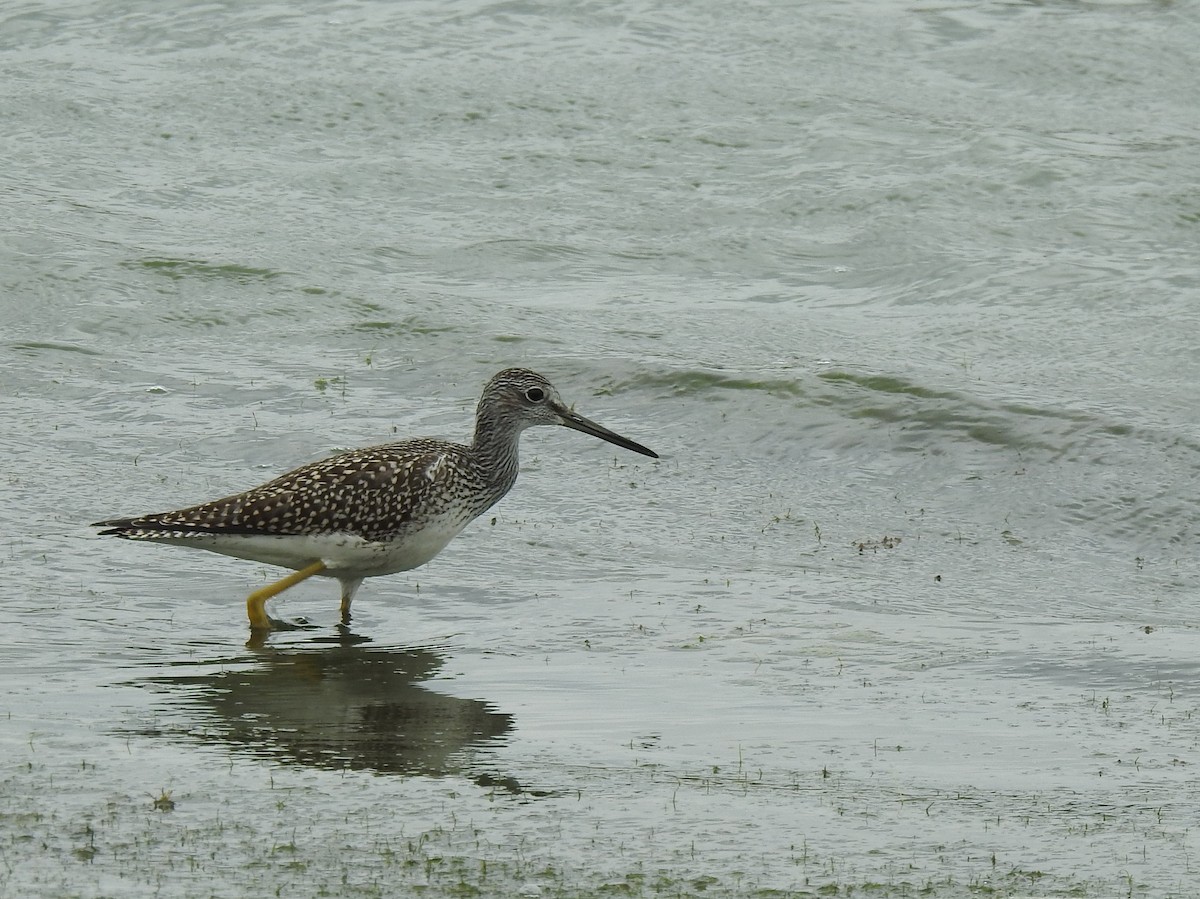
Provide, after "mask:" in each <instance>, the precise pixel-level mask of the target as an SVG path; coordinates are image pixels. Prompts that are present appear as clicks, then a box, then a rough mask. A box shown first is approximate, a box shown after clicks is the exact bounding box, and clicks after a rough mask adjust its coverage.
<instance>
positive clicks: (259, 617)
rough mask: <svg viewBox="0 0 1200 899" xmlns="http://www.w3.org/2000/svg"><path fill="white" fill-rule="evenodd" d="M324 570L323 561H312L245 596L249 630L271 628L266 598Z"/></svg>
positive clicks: (266, 629)
mask: <svg viewBox="0 0 1200 899" xmlns="http://www.w3.org/2000/svg"><path fill="white" fill-rule="evenodd" d="M324 570H325V563H324V562H313V563H312V564H311V565H309V566H308V567H307V568H301V569H300V570H299V571H293V572H292V573H291V574H289V575H288V576H287V577H285V578H283V579H281V580H278V581H276V582H275V583H273V584H267V586H265V587H263V588H261V589H259V590H255V591H254V592H253V593H251V594H250V595H249V596H247V597H246V617H248V618H249V619H250V630H252V631H269V630H270V629H271V619H270V618H269V617H268V616H267V610H266V605H267V600H268V599H270V598H271V597H273V596H278V595H279V594H280V593H282V592H283V591H284V590H286V589H287V588H288V587H294V586H296V585H297V584H298V583H300V582H301V581H304V580H307V579H308V578H310V577H312V576H313V575H314V574H320V573H321V572H322V571H324Z"/></svg>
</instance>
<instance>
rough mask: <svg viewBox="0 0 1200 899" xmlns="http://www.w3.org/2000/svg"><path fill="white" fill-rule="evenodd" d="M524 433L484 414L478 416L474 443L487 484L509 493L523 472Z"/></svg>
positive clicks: (480, 413)
mask: <svg viewBox="0 0 1200 899" xmlns="http://www.w3.org/2000/svg"><path fill="white" fill-rule="evenodd" d="M520 443H521V432H520V431H519V430H517V429H514V428H512V427H511V426H509V427H505V426H504V423H503V422H501V421H499V420H497V419H496V418H495V417H493V416H492V415H489V414H487V412H486V411H485V410H480V412H479V413H478V414H477V415H476V416H475V439H474V440H473V441H472V443H471V448H472V450H473V451H474V454H475V457H476V458H477V459H478V460H479V463H480V465H482V466H483V468H484V470H485V471H486V472H487V476H488V480H489V481H491V482H492V483H493V484H497V485H500V486H502V489H503V490H504V491H505V492H507V490H508V488H509V487H511V486H512V485H513V482H514V481H516V479H517V472H518V471H519V470H520V467H521V466H520V454H519V448H520Z"/></svg>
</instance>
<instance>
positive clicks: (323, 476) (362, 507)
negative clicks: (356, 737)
mask: <svg viewBox="0 0 1200 899" xmlns="http://www.w3.org/2000/svg"><path fill="white" fill-rule="evenodd" d="M534 425H563V426H564V427H568V428H574V429H575V430H576V431H582V432H583V433H585V434H591V435H592V436H594V437H599V438H600V439H601V440H607V441H608V442H609V443H613V444H615V445H617V446H619V447H622V448H624V449H627V450H633V452H635V453H641V454H642V455H644V456H650V457H652V458H655V459H657V458H658V454H657V453H655V452H653V451H652V450H648V449H646V447H644V446H642V445H641V444H640V443H634V442H633V441H632V440H629V439H627V438H625V437H622V436H620V435H619V434H614V433H613V432H612V431H610V430H608V429H607V428H603V427H601V426H600V425H598V424H596V423H595V422H594V421H591V420H589V419H587V418H584V417H583V416H582V415H579V414H578V413H576V412H574V411H572V410H571V409H569V408H567V406H566V405H565V404H564V403H563V401H562V399H560V398H559V395H558V391H557V390H555V389H554V387H553V385H551V383H550V382H549V381H547V380H546V379H545V378H543V377H542V376H541V375H539V374H537V373H536V372H532V371H529V370H528V369H523V368H510V369H506V370H505V371H502V372H500V373H499V374H497V375H496V376H495V377H493V378H492V379H491V380H490V381H489V382H488V384H487V386H486V387H485V388H484V389H483V395H482V396H481V397H480V399H479V407H478V408H477V409H476V410H475V437H474V440H473V441H472V442H471V445H470V446H463V445H462V444H458V443H451V442H450V441H448V440H434V439H430V438H424V437H418V438H415V439H413V440H401V441H399V442H397V443H385V444H383V445H382V446H371V447H366V448H364V449H356V450H350V451H349V452H345V453H341V454H339V455H336V456H331V457H330V458H328V459H323V460H321V461H319V462H313V463H311V464H309V465H303V466H301V467H300V468H297V469H295V470H294V471H290V472H288V473H287V474H285V475H281V476H280V477H278V478H275V479H274V480H273V481H268V482H267V483H265V484H260V485H259V486H258V487H254V488H252V489H250V490H247V491H246V492H245V493H238V494H235V495H234V496H227V497H225V498H224V499H218V500H214V501H213V502H208V503H201V504H200V505H198V506H189V507H188V508H186V509H178V510H176V511H173V512H161V513H158V514H154V515H139V516H137V517H134V518H111V519H108V520H107V521H98V522H96V523H95V524H94V525H93V527H103V528H106V529H107V530H103V531H101V532H100V533H101V534H111V535H114V536H117V537H124V538H125V539H127V540H151V541H154V542H157V543H174V544H177V545H179V546H191V547H196V548H199V549H207V550H211V551H212V552H217V553H222V554H223V555H227V556H236V557H237V558H239V559H251V560H254V561H257V562H265V563H267V564H269V565H279V566H281V567H283V568H292V569H295V570H294V572H293V573H292V574H289V575H288V576H287V577H285V578H283V579H282V580H279V581H276V582H275V583H273V584H269V585H268V586H266V587H263V588H262V589H260V590H256V591H254V592H253V593H251V594H250V596H249V597H248V598H247V599H246V614H247V615H248V616H249V618H250V627H251V629H252V630H255V631H260V632H261V631H267V630H270V629H271V628H272V627H274V626H279V625H281V624H282V622H278V621H275V620H274V619H272V618H270V617H269V616H268V615H267V612H266V602H267V600H269V599H271V598H272V597H273V596H276V595H278V594H279V593H282V592H283V591H284V590H286V589H287V588H288V587H291V586H294V585H295V584H298V583H300V582H301V581H303V580H305V579H306V578H310V577H312V576H313V575H321V576H323V577H333V578H337V579H338V581H339V582H340V583H341V587H342V607H341V609H342V620H343V621H344V622H348V621H349V620H350V603H351V601H352V600H353V599H354V593H355V591H356V590H358V588H359V585H360V584H362V581H363V578H368V577H377V576H379V575H383V574H394V573H395V572H397V571H407V570H409V569H410V568H416V567H417V566H418V565H424V564H425V563H426V562H428V561H429V560H430V559H432V558H433V557H434V556H436V555H437V554H438V553H439V552H441V551H442V549H443V548H444V547H445V546H446V544H447V543H449V542H450V541H451V540H452V539H454V537H455V536H456V535H457V534H458V533H459V532H460V531H461V530H462V529H463V528H464V527H466V526H467V524H468V523H469V522H470V521H471V520H472V519H474V518H476V517H477V516H479V515H481V514H483V513H484V512H485V511H487V509H489V508H491V506H492V505H493V504H495V503H496V502H497V501H498V500H499V499H500V498H501V497H502V496H504V494H506V493H508V491H509V488H511V487H512V485H513V482H515V481H516V479H517V470H518V462H517V454H518V453H517V451H518V446H519V443H520V438H521V432H522V431H524V430H525V429H526V428H529V427H532V426H534Z"/></svg>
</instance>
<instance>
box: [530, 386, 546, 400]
mask: <svg viewBox="0 0 1200 899" xmlns="http://www.w3.org/2000/svg"><path fill="white" fill-rule="evenodd" d="M545 398H546V391H544V390H542V388H540V387H530V388H529V389H528V390H526V391H525V399H527V400H529V402H531V403H540V402H541V401H542V400H544V399H545Z"/></svg>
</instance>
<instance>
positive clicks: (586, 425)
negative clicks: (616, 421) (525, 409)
mask: <svg viewBox="0 0 1200 899" xmlns="http://www.w3.org/2000/svg"><path fill="white" fill-rule="evenodd" d="M555 411H557V412H558V414H559V417H560V418H561V419H562V423H563V426H564V427H568V428H572V429H574V430H576V431H582V432H583V433H584V434H591V435H592V436H593V437H599V438H600V439H601V440H607V441H608V442H609V443H611V444H613V445H615V446H619V447H621V448H622V449H627V450H633V451H634V452H635V453H641V454H642V455H643V456H649V457H650V458H651V459H657V458H658V453H656V452H654V450H651V449H646V447H644V446H642V445H641V444H640V443H634V442H633V441H632V440H630V439H629V438H628V437H622V436H621V435H620V434H614V433H613V432H612V431H610V430H609V429H608V428H605V427H602V426H601V425H598V424H596V423H595V422H594V421H592V420H591V419H590V418H584V417H583V416H582V415H580V414H578V413H576V412H572V411H570V410H569V409H557V410H555Z"/></svg>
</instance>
